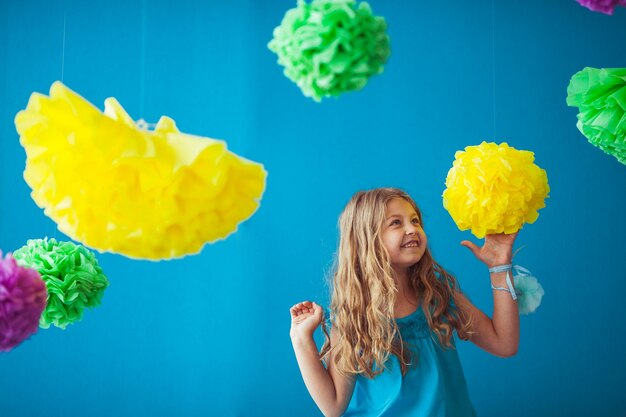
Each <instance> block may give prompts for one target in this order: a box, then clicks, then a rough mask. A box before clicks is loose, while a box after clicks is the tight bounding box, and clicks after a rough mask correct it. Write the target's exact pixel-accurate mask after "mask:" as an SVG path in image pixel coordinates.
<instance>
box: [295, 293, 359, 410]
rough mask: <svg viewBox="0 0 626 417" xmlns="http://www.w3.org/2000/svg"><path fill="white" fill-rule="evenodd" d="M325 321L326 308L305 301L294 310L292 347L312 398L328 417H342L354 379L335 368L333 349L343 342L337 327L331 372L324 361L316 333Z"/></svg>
mask: <svg viewBox="0 0 626 417" xmlns="http://www.w3.org/2000/svg"><path fill="white" fill-rule="evenodd" d="M323 318H324V313H323V310H322V307H320V306H319V305H317V304H315V303H312V302H310V301H304V302H302V303H298V304H296V305H294V306H293V307H291V330H290V332H289V334H290V336H291V343H292V344H293V350H294V352H295V354H296V359H297V361H298V366H299V367H300V373H301V374H302V379H304V384H305V385H306V387H307V389H308V390H309V394H311V397H312V398H313V401H315V404H317V406H318V407H319V409H320V411H321V412H322V414H324V415H325V416H326V417H330V416H333V417H334V416H341V415H342V414H343V413H344V411H345V410H346V408H347V406H348V403H349V402H350V398H351V397H352V391H353V390H354V381H355V379H354V378H353V377H349V376H346V375H343V374H341V373H340V372H339V371H338V370H337V369H335V367H334V366H333V365H332V362H333V361H332V359H333V358H332V355H333V350H332V347H333V346H335V345H336V343H337V341H338V340H339V334H338V332H337V331H336V330H335V328H334V327H333V328H332V329H331V331H330V344H331V351H330V354H329V356H330V358H329V360H328V368H325V367H324V364H323V363H322V361H321V360H320V357H319V352H318V350H317V346H316V345H315V341H314V340H313V332H314V331H315V329H316V328H317V327H318V326H319V325H320V323H321V322H322V320H323Z"/></svg>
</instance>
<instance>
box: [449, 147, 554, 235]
mask: <svg viewBox="0 0 626 417" xmlns="http://www.w3.org/2000/svg"><path fill="white" fill-rule="evenodd" d="M454 157H455V161H454V163H453V165H452V168H451V169H450V171H449V172H448V177H447V178H446V187H447V188H446V190H445V191H444V192H443V206H444V207H445V209H446V210H448V212H449V213H450V216H452V219H453V220H454V222H455V223H456V225H457V226H458V228H459V229H461V230H468V229H471V231H472V233H473V234H474V235H475V236H476V237H478V238H483V237H485V235H487V234H494V233H506V234H511V233H515V232H517V231H518V230H519V229H521V228H522V226H523V225H524V223H534V222H535V220H537V217H539V213H537V210H539V209H541V208H543V207H545V203H544V200H545V199H546V198H547V197H548V193H549V191H550V187H549V186H548V176H547V174H546V171H545V170H543V169H541V168H539V167H538V166H537V165H535V164H534V163H533V161H534V160H535V156H534V153H533V152H529V151H520V150H517V149H515V148H512V147H510V146H509V145H508V144H506V143H501V144H500V145H497V144H495V143H487V142H483V143H481V144H480V145H478V146H468V147H466V148H465V151H457V152H456V154H455V155H454Z"/></svg>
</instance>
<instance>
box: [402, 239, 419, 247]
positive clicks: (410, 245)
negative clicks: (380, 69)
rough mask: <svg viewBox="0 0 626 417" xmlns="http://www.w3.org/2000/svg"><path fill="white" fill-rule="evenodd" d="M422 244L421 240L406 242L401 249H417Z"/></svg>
mask: <svg viewBox="0 0 626 417" xmlns="http://www.w3.org/2000/svg"><path fill="white" fill-rule="evenodd" d="M419 245H420V242H419V240H411V241H408V242H406V243H405V244H404V245H402V246H400V247H401V248H417V247H419Z"/></svg>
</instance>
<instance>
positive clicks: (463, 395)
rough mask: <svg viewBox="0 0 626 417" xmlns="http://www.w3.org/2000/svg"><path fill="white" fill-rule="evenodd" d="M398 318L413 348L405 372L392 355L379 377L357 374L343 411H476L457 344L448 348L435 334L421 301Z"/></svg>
mask: <svg viewBox="0 0 626 417" xmlns="http://www.w3.org/2000/svg"><path fill="white" fill-rule="evenodd" d="M396 322H397V323H398V327H399V329H400V333H401V334H402V339H403V340H404V341H405V342H406V343H407V345H408V346H409V347H410V348H411V351H412V353H413V356H412V364H411V365H409V368H408V370H407V373H406V375H405V376H404V377H402V373H401V371H400V363H399V362H398V359H397V358H396V357H395V356H394V355H391V357H390V359H389V360H388V362H387V369H386V370H385V371H384V372H383V373H382V374H380V375H378V376H376V377H375V378H374V379H368V378H366V377H364V376H362V375H359V376H357V379H356V382H355V386H354V393H353V394H352V399H351V400H350V403H349V404H348V408H347V410H346V412H345V414H344V417H357V416H358V417H374V416H390V417H405V416H406V417H409V416H410V417H444V416H445V417H466V416H467V417H475V416H476V412H475V411H474V407H473V406H472V403H471V402H470V399H469V393H468V391H467V384H466V382H465V376H464V375H463V370H462V369H461V362H460V361H459V355H458V354H457V351H456V348H455V349H443V348H442V347H441V346H440V344H439V342H438V340H437V339H436V336H434V334H432V336H431V331H430V328H429V327H428V322H427V321H426V317H425V316H424V312H423V311H422V308H421V307H418V308H417V310H415V312H413V313H412V314H410V315H408V316H406V317H402V318H399V319H396ZM452 343H453V344H454V340H452Z"/></svg>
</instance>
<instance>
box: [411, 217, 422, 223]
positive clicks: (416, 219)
mask: <svg viewBox="0 0 626 417" xmlns="http://www.w3.org/2000/svg"><path fill="white" fill-rule="evenodd" d="M411 221H412V222H413V224H420V220H419V219H418V218H417V217H416V218H414V219H413V220H411Z"/></svg>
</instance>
